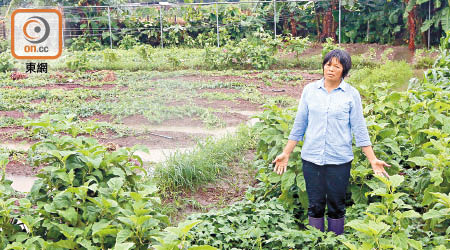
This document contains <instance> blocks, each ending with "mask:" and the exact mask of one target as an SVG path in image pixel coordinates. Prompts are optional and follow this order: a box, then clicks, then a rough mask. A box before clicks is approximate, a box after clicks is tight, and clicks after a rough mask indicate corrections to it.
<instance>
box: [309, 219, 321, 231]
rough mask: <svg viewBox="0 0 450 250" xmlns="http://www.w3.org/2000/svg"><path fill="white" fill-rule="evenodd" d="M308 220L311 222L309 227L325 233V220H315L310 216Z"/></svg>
mask: <svg viewBox="0 0 450 250" xmlns="http://www.w3.org/2000/svg"><path fill="white" fill-rule="evenodd" d="M308 220H309V225H310V226H313V227H315V228H317V229H319V230H320V231H322V232H323V231H324V219H323V217H321V218H314V217H311V216H308Z"/></svg>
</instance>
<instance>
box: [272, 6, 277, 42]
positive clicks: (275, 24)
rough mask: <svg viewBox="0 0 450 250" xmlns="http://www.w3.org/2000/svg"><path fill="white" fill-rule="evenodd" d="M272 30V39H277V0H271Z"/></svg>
mask: <svg viewBox="0 0 450 250" xmlns="http://www.w3.org/2000/svg"><path fill="white" fill-rule="evenodd" d="M273 32H274V34H275V37H274V39H277V0H273Z"/></svg>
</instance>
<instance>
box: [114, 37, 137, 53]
mask: <svg viewBox="0 0 450 250" xmlns="http://www.w3.org/2000/svg"><path fill="white" fill-rule="evenodd" d="M138 44H139V41H138V40H137V39H136V37H134V36H131V35H128V34H127V35H125V36H124V37H122V39H121V40H120V41H119V49H126V50H128V49H132V48H133V47H134V46H136V45H138Z"/></svg>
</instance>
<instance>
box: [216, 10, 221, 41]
mask: <svg viewBox="0 0 450 250" xmlns="http://www.w3.org/2000/svg"><path fill="white" fill-rule="evenodd" d="M216 27H217V47H218V48H219V47H220V35H219V7H218V5H217V3H216Z"/></svg>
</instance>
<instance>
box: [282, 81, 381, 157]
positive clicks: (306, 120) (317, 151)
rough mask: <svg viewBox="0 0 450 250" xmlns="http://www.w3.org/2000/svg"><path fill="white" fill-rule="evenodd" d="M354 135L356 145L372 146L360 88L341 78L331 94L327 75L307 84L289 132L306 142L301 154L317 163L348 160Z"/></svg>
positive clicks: (351, 152)
mask: <svg viewBox="0 0 450 250" xmlns="http://www.w3.org/2000/svg"><path fill="white" fill-rule="evenodd" d="M352 134H353V135H354V136H355V142H356V146H357V147H363V146H369V145H372V144H371V142H370V137H369V133H368V131H367V126H366V121H365V120H364V116H363V110H362V104H361V96H360V94H359V92H358V90H357V89H355V88H354V87H352V86H350V85H349V84H348V83H346V82H345V81H344V80H342V81H341V83H340V84H339V86H338V87H337V88H336V89H334V90H332V91H331V92H330V93H328V91H327V90H326V89H325V86H324V78H322V79H321V80H318V81H315V82H312V83H310V84H308V85H306V86H305V88H304V89H303V93H302V96H301V98H300V102H299V105H298V111H297V116H296V117H295V121H294V126H293V128H292V130H291V133H290V134H289V140H294V141H303V147H302V153H301V157H302V158H303V159H304V160H307V161H310V162H312V163H315V164H317V165H326V164H342V163H346V162H349V161H350V160H353V151H352Z"/></svg>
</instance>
